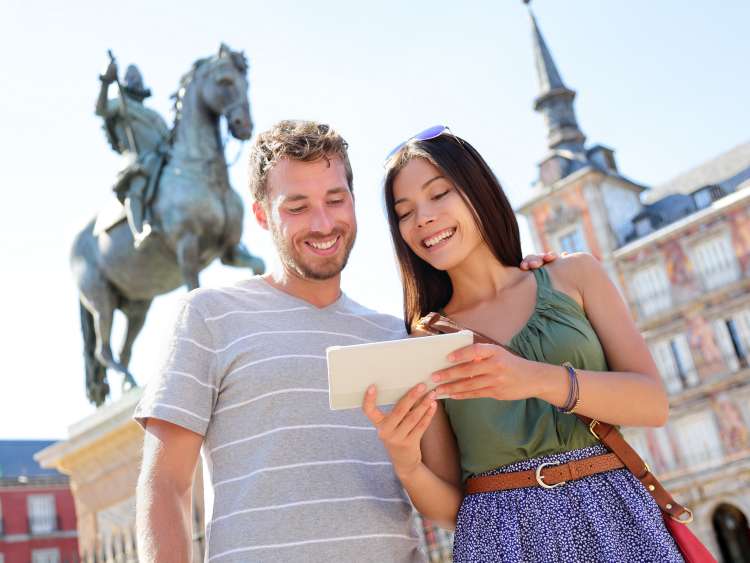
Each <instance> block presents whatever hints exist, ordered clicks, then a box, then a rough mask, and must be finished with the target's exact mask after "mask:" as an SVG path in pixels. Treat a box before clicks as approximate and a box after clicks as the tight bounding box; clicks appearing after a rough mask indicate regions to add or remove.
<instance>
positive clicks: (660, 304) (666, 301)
mask: <svg viewBox="0 0 750 563" xmlns="http://www.w3.org/2000/svg"><path fill="white" fill-rule="evenodd" d="M630 291H631V294H632V295H633V297H634V298H635V302H636V305H637V307H638V312H639V313H640V314H641V315H643V316H644V317H648V316H650V315H653V314H655V313H658V312H659V311H663V310H664V309H668V308H669V307H671V306H672V292H671V291H670V290H669V279H668V278H667V273H666V271H665V270H664V267H663V266H662V265H661V264H654V265H653V266H649V267H646V268H643V269H641V270H638V271H637V272H636V273H635V274H634V275H633V277H632V278H631V280H630Z"/></svg>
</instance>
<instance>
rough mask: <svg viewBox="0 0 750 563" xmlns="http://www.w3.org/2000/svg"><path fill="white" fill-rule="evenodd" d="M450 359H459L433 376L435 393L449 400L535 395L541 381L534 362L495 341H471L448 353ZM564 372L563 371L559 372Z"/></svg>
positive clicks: (518, 397)
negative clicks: (487, 342)
mask: <svg viewBox="0 0 750 563" xmlns="http://www.w3.org/2000/svg"><path fill="white" fill-rule="evenodd" d="M448 360H449V361H451V362H462V363H459V364H458V365H455V366H451V367H449V368H446V369H442V370H440V371H436V372H435V373H434V374H433V375H432V380H433V381H434V382H436V383H440V385H438V387H436V388H435V393H437V395H447V396H449V397H450V398H451V399H478V398H480V397H487V398H491V399H498V400H501V401H513V400H517V399H528V398H529V397H535V396H538V394H539V392H540V391H541V386H540V382H539V381H538V379H537V378H536V377H535V376H534V373H533V372H534V367H535V365H536V362H531V361H529V360H526V359H524V358H521V357H520V356H516V355H515V354H512V353H510V352H508V351H507V350H505V349H503V348H502V347H500V346H496V345H495V344H472V345H471V346H466V347H465V348H460V349H459V350H456V351H455V352H453V353H451V354H450V355H449V356H448ZM560 374H561V375H563V372H562V371H561V372H560Z"/></svg>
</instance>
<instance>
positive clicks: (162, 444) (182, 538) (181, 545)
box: [136, 418, 203, 563]
mask: <svg viewBox="0 0 750 563" xmlns="http://www.w3.org/2000/svg"><path fill="white" fill-rule="evenodd" d="M202 443H203V436H201V435H200V434H196V433H195V432H192V431H190V430H187V429H186V428H183V427H182V426H177V425H176V424H172V423H170V422H166V421H163V420H159V419H157V418H149V419H148V420H147V421H146V433H145V438H144V442H143V464H142V465H141V473H140V476H139V477H138V486H137V488H136V533H137V537H138V558H139V561H142V562H145V563H151V562H157V561H158V562H159V563H162V562H167V563H169V562H172V561H174V562H176V563H184V562H185V561H192V555H191V550H192V484H193V475H194V474H195V467H196V463H197V461H198V455H199V453H200V448H201V444H202Z"/></svg>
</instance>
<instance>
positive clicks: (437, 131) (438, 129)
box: [385, 125, 453, 162]
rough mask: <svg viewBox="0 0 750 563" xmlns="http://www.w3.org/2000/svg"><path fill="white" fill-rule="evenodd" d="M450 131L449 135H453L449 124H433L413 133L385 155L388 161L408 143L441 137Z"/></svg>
mask: <svg viewBox="0 0 750 563" xmlns="http://www.w3.org/2000/svg"><path fill="white" fill-rule="evenodd" d="M446 132H447V133H448V134H449V135H453V133H452V132H451V128H450V127H448V126H447V125H433V126H432V127H428V128H427V129H425V130H424V131H420V132H419V133H417V134H416V135H412V136H411V137H409V138H408V139H406V140H405V141H404V142H403V143H400V144H398V145H396V146H395V147H394V148H393V150H392V151H391V152H389V153H388V156H386V157H385V160H386V162H387V161H388V160H389V159H390V158H391V157H392V156H393V155H394V154H396V153H397V152H398V151H400V150H401V149H402V148H404V147H405V146H406V145H407V144H408V143H410V142H411V141H429V140H430V139H434V138H436V137H439V136H440V135H442V134H443V133H446Z"/></svg>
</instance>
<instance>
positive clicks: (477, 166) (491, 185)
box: [384, 134, 523, 333]
mask: <svg viewBox="0 0 750 563" xmlns="http://www.w3.org/2000/svg"><path fill="white" fill-rule="evenodd" d="M414 158H424V159H425V160H427V161H428V162H430V163H432V164H433V165H434V166H436V167H437V168H438V169H439V170H440V171H441V172H442V173H443V174H444V175H445V176H446V177H447V178H448V179H449V180H450V181H451V182H452V183H453V185H454V186H455V187H456V188H457V189H458V192H459V194H460V195H461V196H462V197H463V198H464V201H466V202H467V204H468V205H469V208H470V209H471V210H472V212H473V214H474V219H475V221H476V224H477V227H478V229H479V232H480V233H481V235H482V238H483V239H484V240H485V242H486V243H487V245H488V246H489V248H490V250H491V251H492V253H493V254H494V256H495V258H497V259H498V261H499V262H500V263H501V264H504V265H506V266H520V264H521V260H522V259H523V255H522V253H521V238H520V235H519V232H518V222H517V221H516V216H515V214H514V213H513V208H512V207H511V205H510V202H509V201H508V198H507V197H506V196H505V193H504V192H503V189H502V187H501V186H500V182H499V181H498V179H497V178H496V177H495V174H494V173H493V172H492V170H490V167H489V166H488V165H487V163H486V162H485V161H484V159H483V158H482V157H481V155H480V154H479V153H478V152H477V151H476V149H475V148H474V147H472V146H471V145H470V144H469V143H467V142H466V141H464V140H463V139H460V138H458V137H456V136H454V135H452V134H443V135H440V136H439V137H435V138H434V139H429V140H426V141H417V140H412V141H409V142H408V143H407V144H406V145H405V146H404V147H403V148H402V149H401V150H400V151H399V152H398V153H396V154H395V155H394V156H393V157H391V159H390V160H389V161H388V163H387V164H386V175H385V182H384V191H385V205H386V211H387V214H388V225H389V228H390V230H391V238H392V240H393V246H394V248H395V251H396V259H397V260H398V265H399V269H400V271H401V281H402V284H403V288H404V323H405V324H406V330H407V331H408V332H409V333H411V331H412V328H413V327H414V325H415V324H416V322H417V321H418V320H419V319H421V318H422V317H423V316H425V315H426V314H427V313H430V312H432V311H439V310H441V309H442V308H443V307H445V306H446V305H447V304H448V302H449V301H450V298H451V296H452V295H453V285H452V284H451V280H450V277H449V276H448V274H447V273H446V272H445V271H443V270H438V269H436V268H433V267H432V266H431V265H430V264H428V263H427V262H425V261H424V260H422V259H421V258H419V257H418V256H417V255H416V254H415V253H414V252H413V251H412V250H411V249H410V248H409V246H408V245H407V244H406V242H404V239H403V238H402V237H401V233H400V232H399V228H398V224H399V221H398V217H397V216H396V210H395V206H394V197H393V183H394V181H395V180H396V177H397V176H398V174H399V172H401V170H402V169H403V168H404V167H405V166H406V165H407V164H408V163H409V161H411V160H412V159H414Z"/></svg>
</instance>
